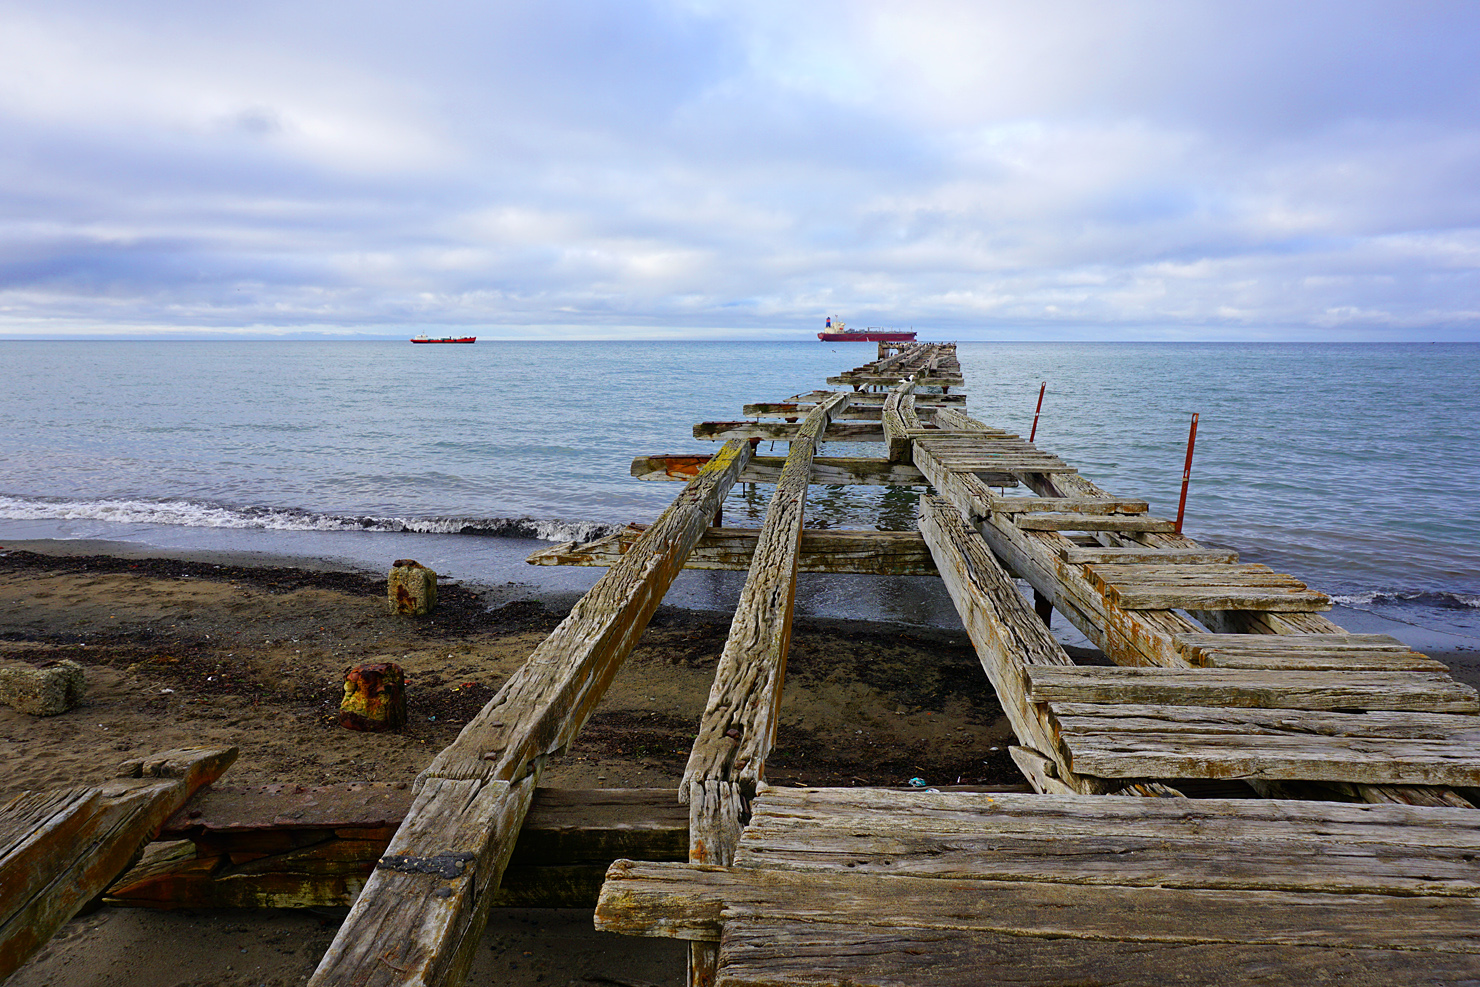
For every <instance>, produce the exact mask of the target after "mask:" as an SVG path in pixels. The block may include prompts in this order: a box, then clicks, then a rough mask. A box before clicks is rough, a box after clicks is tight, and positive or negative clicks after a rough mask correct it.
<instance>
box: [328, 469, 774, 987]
mask: <svg viewBox="0 0 1480 987" xmlns="http://www.w3.org/2000/svg"><path fill="white" fill-rule="evenodd" d="M750 452H751V450H750V445H749V443H744V442H739V441H732V442H728V443H726V444H725V446H724V448H723V449H721V450H720V451H719V452H718V453H716V454H715V455H714V456H713V457H711V459H710V461H709V462H708V463H706V464H705V466H704V467H703V468H702V469H701V470H700V471H699V474H698V475H697V476H696V477H695V478H694V479H693V480H692V481H691V482H690V483H689V484H688V486H686V487H685V488H684V490H683V491H682V492H680V493H679V495H678V497H676V498H675V499H674V502H673V503H672V504H671V505H670V506H669V507H668V509H667V510H665V511H664V512H663V514H662V516H660V517H659V518H658V520H657V522H656V523H654V524H653V526H652V527H651V528H649V529H648V530H647V532H646V533H645V534H644V536H643V537H642V538H641V539H640V540H639V542H638V544H637V545H635V546H634V547H633V549H632V550H631V551H630V552H629V553H628V554H627V555H625V556H623V558H622V560H621V561H620V562H618V563H617V564H616V565H614V566H613V567H612V568H611V569H610V570H609V571H608V572H607V573H606V575H604V576H602V577H601V579H600V580H598V581H597V583H596V585H595V586H594V587H592V588H591V590H590V592H588V593H587V594H586V595H585V596H583V597H582V598H581V599H580V600H579V601H578V602H577V603H576V605H575V606H574V607H572V608H571V611H570V614H569V615H568V616H567V617H566V618H565V620H563V621H562V622H561V623H560V626H558V627H557V628H556V629H555V631H554V632H553V633H552V634H551V635H550V636H549V637H547V638H546V639H545V640H544V641H543V642H542V643H541V644H540V645H539V647H537V648H536V649H535V651H534V653H533V654H532V655H531V656H530V658H529V660H528V661H526V662H525V663H524V664H523V665H522V666H521V667H520V668H519V670H518V671H516V672H515V673H514V674H513V675H512V676H510V677H509V680H508V681H507V682H506V683H505V684H504V687H503V688H502V689H500V690H499V693H498V695H496V696H494V698H493V699H492V700H491V701H490V702H489V703H488V705H486V706H484V707H483V709H482V710H481V711H480V712H479V713H478V714H477V715H476V716H475V717H474V718H473V720H472V721H470V722H469V723H468V724H467V726H465V727H464V728H463V730H462V733H461V734H459V736H458V738H457V740H456V741H455V742H454V743H453V744H452V745H451V746H449V747H448V748H446V749H445V750H443V751H442V752H441V753H440V754H438V755H437V757H436V758H435V759H434V760H433V762H432V764H431V766H430V767H429V768H427V770H426V771H424V772H423V773H422V774H421V776H420V777H418V779H417V785H418V803H417V805H415V806H413V811H412V814H411V815H410V816H408V817H407V819H406V821H405V822H404V823H403V824H402V826H401V829H400V830H398V831H397V834H396V837H395V839H394V840H393V841H392V844H391V846H392V851H393V853H394V855H396V856H397V857H404V858H406V859H408V860H411V861H413V862H414V861H433V860H443V859H444V856H445V854H448V853H454V854H458V855H461V856H459V857H458V858H457V859H460V860H463V861H465V862H470V863H471V862H476V866H475V867H474V868H473V871H474V874H475V876H476V880H473V879H469V875H468V874H466V873H464V872H463V871H461V870H456V871H454V869H452V868H451V865H448V867H446V868H443V869H442V870H440V871H433V872H430V873H428V872H423V871H415V872H407V871H403V870H397V869H396V868H395V867H389V866H382V867H380V868H378V869H377V870H376V872H375V874H374V875H373V876H372V877H371V879H370V881H369V883H367V884H366V886H365V890H364V891H363V892H362V893H361V894H360V897H359V898H358V899H357V900H356V902H355V905H354V908H352V909H351V911H350V914H349V916H348V917H347V918H346V920H345V922H344V924H343V925H342V926H341V927H340V929H339V932H338V934H337V935H336V937H335V939H334V943H333V944H332V945H331V946H330V948H329V951H328V952H327V953H326V954H325V956H324V959H323V961H322V962H321V963H320V964H319V967H318V969H317V970H316V971H315V972H314V976H313V979H312V980H311V981H310V983H312V984H315V985H329V984H336V985H337V984H339V983H343V982H355V983H364V984H367V985H370V984H381V983H383V984H391V983H396V984H411V983H425V984H444V983H445V984H457V983H461V981H462V978H463V977H464V976H465V974H466V970H467V963H468V962H469V961H470V959H471V953H470V950H471V949H472V946H473V944H475V943H476V942H477V939H478V937H479V936H480V935H481V934H482V931H483V927H484V924H485V923H486V920H487V914H488V907H489V906H488V901H489V900H490V896H489V894H488V893H487V892H490V891H491V890H493V889H495V888H497V887H498V882H499V877H500V876H501V874H502V872H503V868H504V866H505V865H506V864H507V861H508V858H509V854H510V853H511V852H512V850H513V845H514V838H515V836H516V835H517V834H518V832H519V829H520V825H521V823H522V821H523V818H524V814H525V812H526V811H527V810H528V806H529V799H530V797H531V796H532V794H533V791H534V786H535V784H536V781H537V778H538V774H539V770H540V768H541V766H542V764H543V758H544V755H545V754H547V753H549V752H551V751H555V750H560V749H562V748H564V747H565V745H566V744H568V743H569V742H570V741H571V739H572V738H574V736H575V735H576V733H577V732H578V731H579V730H580V727H581V725H582V724H583V723H584V722H585V721H586V718H587V717H588V716H589V715H590V713H591V710H592V708H594V706H595V705H596V703H597V702H598V701H599V700H600V698H601V696H602V695H603V694H604V693H605V691H606V688H607V686H608V685H609V684H610V682H611V680H612V678H613V676H615V675H616V672H617V669H618V668H619V667H620V666H621V663H622V661H623V660H624V659H625V658H626V657H627V655H628V654H629V653H630V652H631V650H632V648H633V647H634V646H635V645H636V643H637V640H638V638H639V637H640V636H641V634H642V632H643V630H644V629H645V628H646V626H647V622H648V620H649V618H651V617H652V614H653V611H654V610H656V609H657V606H658V604H659V602H660V601H661V600H662V598H663V594H664V592H666V590H667V588H668V586H669V584H670V583H671V582H672V581H673V578H674V576H676V575H677V574H678V572H679V570H680V569H682V568H683V563H684V560H685V559H686V558H687V557H688V553H689V552H690V551H691V550H692V549H693V547H694V545H695V544H697V543H698V541H699V538H700V537H701V536H702V535H703V533H704V531H705V529H706V528H707V527H708V523H709V519H710V518H712V517H713V516H714V513H715V510H716V509H717V508H718V507H719V505H720V504H721V503H722V502H723V500H724V497H725V494H726V493H728V491H729V489H730V487H731V486H733V484H734V483H735V480H736V478H737V477H738V476H739V475H740V472H741V470H743V469H744V467H745V464H746V462H747V461H748V460H749V458H750ZM469 854H471V855H472V856H468V855H469ZM444 873H453V874H454V877H453V878H445V879H444V878H442V877H441V874H444ZM397 957H399V958H397Z"/></svg>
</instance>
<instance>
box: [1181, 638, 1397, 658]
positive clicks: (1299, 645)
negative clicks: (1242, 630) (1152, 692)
mask: <svg viewBox="0 0 1480 987" xmlns="http://www.w3.org/2000/svg"><path fill="white" fill-rule="evenodd" d="M1177 646H1178V647H1179V648H1181V649H1182V652H1183V653H1184V654H1188V655H1190V654H1193V653H1195V652H1197V651H1200V650H1207V649H1216V650H1219V651H1233V650H1237V651H1276V652H1290V651H1296V650H1304V651H1327V652H1330V651H1389V652H1393V651H1396V652H1406V651H1408V650H1409V648H1408V645H1406V644H1404V643H1403V642H1402V641H1399V640H1398V639H1397V638H1395V637H1392V636H1390V635H1387V634H1178V635H1177Z"/></svg>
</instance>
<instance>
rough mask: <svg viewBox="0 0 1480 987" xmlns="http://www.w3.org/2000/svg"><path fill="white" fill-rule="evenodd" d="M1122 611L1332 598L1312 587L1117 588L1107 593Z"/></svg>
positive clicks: (1306, 604)
mask: <svg viewBox="0 0 1480 987" xmlns="http://www.w3.org/2000/svg"><path fill="white" fill-rule="evenodd" d="M1105 595H1106V597H1107V598H1108V599H1109V600H1110V602H1111V603H1114V604H1116V605H1117V606H1119V607H1120V608H1121V609H1122V610H1275V611H1287V610H1295V611H1313V610H1330V609H1331V598H1330V597H1329V596H1327V595H1326V594H1325V593H1320V592H1317V591H1315V590H1297V589H1289V590H1282V589H1279V588H1277V587H1273V588H1270V589H1259V588H1249V589H1240V588H1238V587H1228V586H1208V587H1197V586H1182V587H1176V586H1169V587H1154V586H1153V587H1146V588H1144V589H1142V588H1137V587H1125V588H1122V587H1119V586H1113V587H1111V588H1110V589H1109V590H1108V591H1107V592H1106V594H1105Z"/></svg>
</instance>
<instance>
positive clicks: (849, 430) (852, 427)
mask: <svg viewBox="0 0 1480 987" xmlns="http://www.w3.org/2000/svg"><path fill="white" fill-rule="evenodd" d="M800 428H801V426H800V425H797V424H790V425H788V424H787V423H785V422H699V423H698V424H697V425H695V426H694V438H696V439H706V440H711V441H715V442H723V441H727V440H729V439H759V440H761V441H762V442H794V441H796V437H797V431H798V429H800ZM821 439H822V441H823V442H883V441H884V430H883V429H882V428H880V427H879V426H878V425H876V424H874V423H873V422H843V423H839V424H835V425H829V426H828V428H827V431H826V432H824V433H823V434H822V436H821Z"/></svg>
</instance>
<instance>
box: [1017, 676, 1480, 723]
mask: <svg viewBox="0 0 1480 987" xmlns="http://www.w3.org/2000/svg"><path fill="white" fill-rule="evenodd" d="M1026 674H1027V677H1028V683H1029V684H1028V694H1029V698H1030V699H1031V700H1032V701H1034V702H1040V703H1042V702H1047V703H1058V702H1069V703H1076V702H1077V703H1135V704H1141V705H1148V706H1224V707H1262V708H1266V709H1309V710H1340V709H1373V710H1407V711H1411V712H1425V713H1480V699H1477V696H1476V693H1475V690H1474V689H1473V688H1471V687H1470V686H1468V685H1465V684H1463V683H1460V682H1456V681H1454V680H1453V679H1451V678H1450V677H1449V676H1448V675H1446V674H1442V673H1435V672H1339V673H1337V672H1307V671H1301V670H1296V671H1284V670H1273V671H1271V670H1266V669H1189V668H1098V667H1070V668H1028V669H1026Z"/></svg>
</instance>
